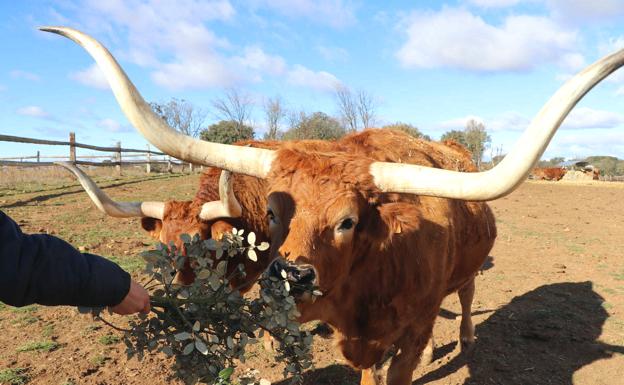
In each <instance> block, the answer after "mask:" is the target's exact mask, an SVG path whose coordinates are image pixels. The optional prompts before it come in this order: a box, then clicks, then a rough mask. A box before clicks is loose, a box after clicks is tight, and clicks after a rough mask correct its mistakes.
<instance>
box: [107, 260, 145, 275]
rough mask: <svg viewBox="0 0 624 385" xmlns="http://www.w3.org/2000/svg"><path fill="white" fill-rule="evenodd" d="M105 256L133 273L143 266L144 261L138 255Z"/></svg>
mask: <svg viewBox="0 0 624 385" xmlns="http://www.w3.org/2000/svg"><path fill="white" fill-rule="evenodd" d="M106 258H107V259H109V260H111V261H113V262H115V263H116V264H118V265H119V266H120V267H121V268H122V269H124V270H125V271H127V272H128V273H135V272H137V271H141V270H143V268H145V261H144V260H143V258H141V257H138V256H129V257H115V256H111V257H106Z"/></svg>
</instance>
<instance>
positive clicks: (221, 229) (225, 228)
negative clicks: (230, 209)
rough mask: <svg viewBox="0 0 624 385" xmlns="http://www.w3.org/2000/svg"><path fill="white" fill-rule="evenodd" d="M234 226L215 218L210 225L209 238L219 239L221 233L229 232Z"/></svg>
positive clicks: (221, 235)
mask: <svg viewBox="0 0 624 385" xmlns="http://www.w3.org/2000/svg"><path fill="white" fill-rule="evenodd" d="M234 227H235V226H234V225H232V224H231V223H229V222H227V221H221V220H217V221H214V223H213V224H212V225H211V226H210V238H212V239H214V240H216V241H220V240H221V238H223V234H225V233H231V232H232V228H234Z"/></svg>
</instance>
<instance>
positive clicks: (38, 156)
mask: <svg viewBox="0 0 624 385" xmlns="http://www.w3.org/2000/svg"><path fill="white" fill-rule="evenodd" d="M40 159H41V154H40V153H39V151H37V163H39V160H40Z"/></svg>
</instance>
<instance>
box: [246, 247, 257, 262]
mask: <svg viewBox="0 0 624 385" xmlns="http://www.w3.org/2000/svg"><path fill="white" fill-rule="evenodd" d="M247 256H248V257H249V259H250V260H252V261H254V262H258V254H256V251H255V250H254V249H249V250H247Z"/></svg>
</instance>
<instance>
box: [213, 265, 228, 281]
mask: <svg viewBox="0 0 624 385" xmlns="http://www.w3.org/2000/svg"><path fill="white" fill-rule="evenodd" d="M215 270H216V271H217V274H219V276H220V277H223V276H224V275H225V272H226V270H227V261H221V262H219V263H218V264H217V268H216V269H215Z"/></svg>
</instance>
